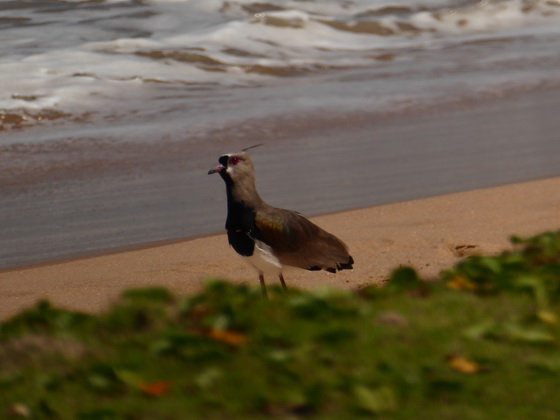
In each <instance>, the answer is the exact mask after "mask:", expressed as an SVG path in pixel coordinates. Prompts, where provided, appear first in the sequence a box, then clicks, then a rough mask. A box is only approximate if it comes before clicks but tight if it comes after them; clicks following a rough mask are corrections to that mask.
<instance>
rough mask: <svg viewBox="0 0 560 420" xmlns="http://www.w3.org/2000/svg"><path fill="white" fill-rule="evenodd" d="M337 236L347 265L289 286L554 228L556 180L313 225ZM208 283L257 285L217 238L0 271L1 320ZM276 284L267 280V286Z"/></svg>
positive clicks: (382, 276) (487, 250)
mask: <svg viewBox="0 0 560 420" xmlns="http://www.w3.org/2000/svg"><path fill="white" fill-rule="evenodd" d="M312 220H313V221H314V222H315V223H317V224H318V225H320V226H322V227H323V228H325V229H326V230H328V231H330V232H332V233H334V234H335V235H337V236H339V237H340V238H341V239H343V240H344V241H345V242H346V243H347V244H348V245H349V247H350V250H351V253H352V255H353V257H354V260H355V261H356V264H355V268H354V270H352V271H343V272H339V273H337V274H330V273H327V272H309V271H305V270H299V269H289V270H288V271H287V272H286V273H285V278H286V282H287V283H288V286H289V287H290V286H291V287H298V288H302V289H313V288H316V287H320V286H329V287H337V288H342V289H356V288H359V287H362V286H364V285H366V284H371V283H382V282H383V281H384V280H386V279H387V277H388V275H389V274H390V272H391V270H392V269H394V268H396V267H398V266H402V265H410V266H413V267H414V268H416V269H417V270H418V271H419V273H420V274H421V276H422V277H423V278H426V279H430V278H434V277H435V276H437V274H438V273H439V272H440V271H441V270H444V269H446V268H449V267H451V266H453V264H455V263H457V262H458V261H459V260H460V259H461V258H464V257H466V256H469V255H473V254H494V253H498V252H501V251H503V250H506V249H508V248H510V247H511V245H510V242H509V238H510V236H511V235H521V236H529V235H533V234H536V233H540V232H542V231H545V230H555V229H558V228H559V227H560V178H549V179H544V180H538V181H532V182H526V183H519V184H513V185H507V186H501V187H495V188H488V189H481V190H475V191H469V192H462V193H456V194H450V195H443V196H439V197H434V198H428V199H422V200H415V201H408V202H402V203H396V204H390V205H383V206H376V207H370V208H364V209H358V210H352V211H347V212H342V213H336V214H329V215H324V216H320V217H314V218H313V219H312ZM212 278H222V279H227V280H229V281H231V282H234V283H250V284H254V285H255V286H258V279H257V276H256V274H255V273H254V272H253V271H252V269H251V268H249V266H247V265H246V264H245V263H244V262H243V261H242V260H241V258H239V257H238V256H237V255H236V254H235V253H234V252H233V250H231V249H230V248H229V246H228V244H227V239H226V236H225V235H215V236H210V237H201V238H195V239H192V240H187V241H184V242H180V243H171V244H166V245H160V246H155V247H151V248H145V249H136V250H130V251H126V252H119V253H113V254H109V255H101V256H96V257H89V258H82V259H76V260H70V261H64V262H59V263H52V264H43V265H39V266H30V267H25V268H19V269H10V270H3V271H0V319H6V318H8V317H10V316H12V315H14V314H15V313H17V312H18V311H20V310H22V309H23V308H26V307H29V306H30V305H33V304H34V303H35V302H37V301H38V300H40V299H48V300H49V301H51V302H52V303H53V304H55V305H58V306H62V307H65V308H69V309H73V310H80V311H86V312H95V311H100V310H103V309H104V308H107V307H108V306H109V305H110V304H111V303H112V302H114V301H115V299H117V298H118V296H119V294H120V293H121V292H122V291H123V290H124V289H127V288H133V287H141V286H163V287H167V288H169V289H171V290H173V291H174V292H176V293H177V294H179V295H188V294H192V293H195V292H196V291H198V290H200V288H201V287H202V286H203V284H204V282H205V281H207V280H208V279H212ZM276 282H277V279H273V278H270V279H268V283H269V284H273V283H276Z"/></svg>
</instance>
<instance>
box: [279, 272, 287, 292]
mask: <svg viewBox="0 0 560 420" xmlns="http://www.w3.org/2000/svg"><path fill="white" fill-rule="evenodd" d="M278 277H279V278H280V283H282V287H283V288H284V290H286V289H287V288H288V286H286V282H285V281H284V276H283V275H282V273H280V275H279V276H278Z"/></svg>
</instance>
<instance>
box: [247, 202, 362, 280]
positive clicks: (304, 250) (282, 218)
mask: <svg viewBox="0 0 560 420" xmlns="http://www.w3.org/2000/svg"><path fill="white" fill-rule="evenodd" d="M255 225H256V227H257V228H258V229H259V231H260V234H261V236H262V240H263V241H264V242H265V243H266V244H268V245H269V246H270V247H271V248H272V249H273V251H274V254H275V255H276V257H277V258H278V259H279V260H280V262H281V263H282V264H285V265H291V266H295V267H300V268H304V269H308V270H316V269H323V270H328V271H336V270H340V269H345V268H346V269H349V268H352V263H353V260H352V257H351V256H350V254H349V253H348V247H347V246H346V245H345V244H344V243H343V242H342V241H341V240H340V239H338V238H337V237H336V236H334V235H332V234H331V233H328V232H326V231H325V230H323V229H321V228H320V227H319V226H317V225H316V224H314V223H313V222H311V221H309V220H308V219H306V218H305V217H303V216H302V215H300V214H299V213H296V212H293V211H289V210H284V209H279V208H276V207H269V208H266V209H262V210H260V211H259V212H257V215H256V218H255Z"/></svg>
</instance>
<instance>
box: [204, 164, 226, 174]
mask: <svg viewBox="0 0 560 420" xmlns="http://www.w3.org/2000/svg"><path fill="white" fill-rule="evenodd" d="M225 169H226V167H225V166H224V165H218V166H216V167H215V168H214V169H210V170H209V171H208V175H212V174H215V173H216V172H222V171H225Z"/></svg>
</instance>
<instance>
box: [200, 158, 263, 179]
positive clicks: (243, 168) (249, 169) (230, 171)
mask: <svg viewBox="0 0 560 420" xmlns="http://www.w3.org/2000/svg"><path fill="white" fill-rule="evenodd" d="M218 162H219V163H220V164H219V165H218V166H216V167H215V168H214V169H210V170H209V171H208V175H212V174H215V173H219V174H220V176H221V177H222V178H223V179H224V181H226V183H227V182H232V183H244V182H247V181H250V182H252V183H254V182H255V181H254V180H255V169H254V167H253V162H251V158H250V157H249V155H248V154H247V153H245V152H238V153H228V154H227V155H223V156H220V158H219V159H218Z"/></svg>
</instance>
